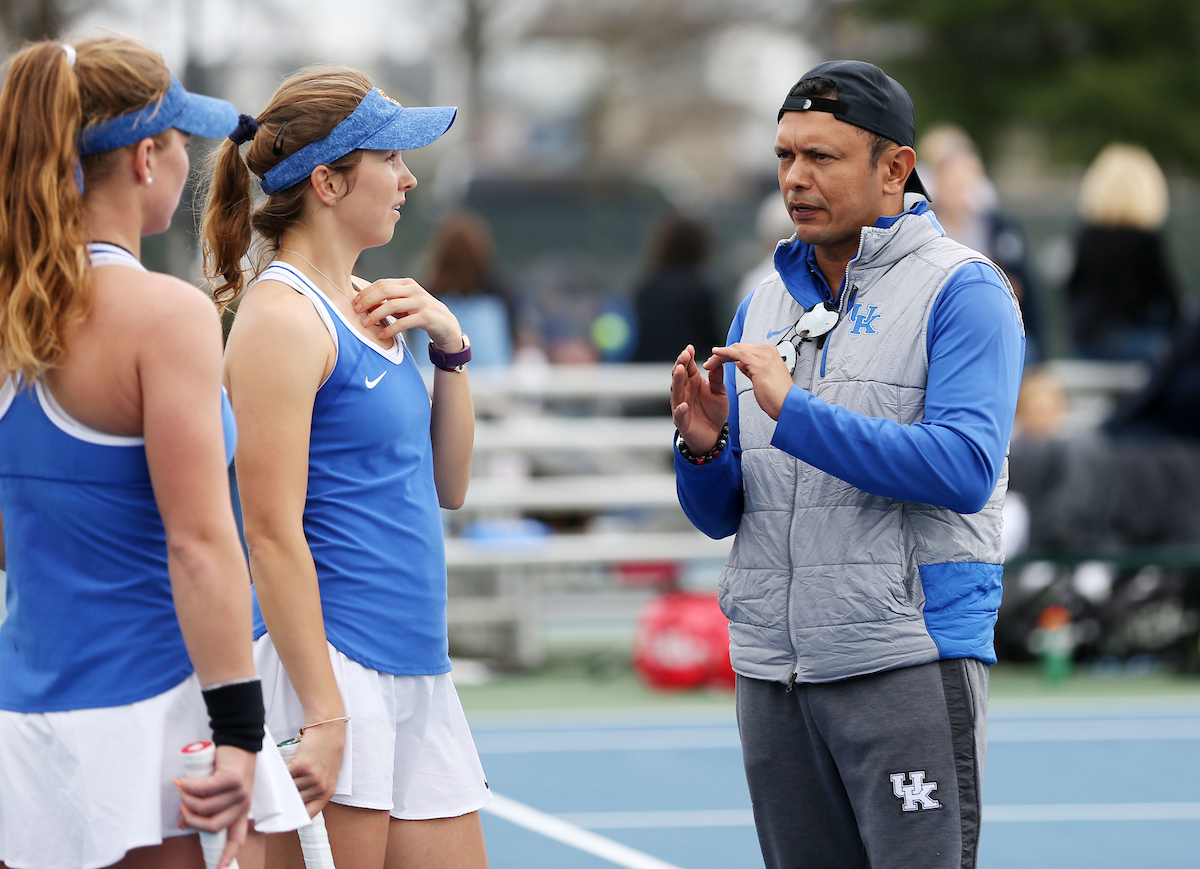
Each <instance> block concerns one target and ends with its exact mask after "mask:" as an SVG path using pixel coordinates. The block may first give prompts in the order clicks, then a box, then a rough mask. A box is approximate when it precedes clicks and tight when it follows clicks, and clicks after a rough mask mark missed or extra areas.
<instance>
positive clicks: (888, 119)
mask: <svg viewBox="0 0 1200 869" xmlns="http://www.w3.org/2000/svg"><path fill="white" fill-rule="evenodd" d="M812 78H827V79H829V80H830V81H832V82H833V83H834V84H835V85H837V91H838V96H837V99H836V100H830V99H821V98H819V97H802V96H796V91H797V89H798V88H799V87H800V85H802V84H803V83H804V82H806V81H808V80H809V79H812ZM784 112H829V113H830V114H832V115H833V116H834V117H836V118H837V119H838V120H839V121H845V122H846V123H847V124H853V125H854V126H856V127H860V128H861V129H864V130H867V131H868V132H871V133H875V134H876V135H879V136H883V137H884V138H885V139H890V140H892V141H893V142H896V143H897V144H900V145H907V146H908V147H910V148H915V147H916V144H917V118H916V113H915V112H914V111H913V104H912V99H911V98H910V97H909V96H908V91H906V90H905V89H904V87H903V86H902V85H901V84H900V83H899V82H898V81H896V80H895V79H894V78H892V77H890V76H888V75H886V74H885V73H884V71H883V70H882V69H880V68H879V67H877V66H875V65H874V64H870V63H866V62H864V61H861V60H829V61H826V62H825V63H822V64H818V65H817V66H814V67H813V68H812V69H810V70H809V71H808V72H806V73H805V74H804V75H803V76H802V77H801V78H800V81H798V82H796V85H795V86H794V87H793V88H792V90H791V92H790V93H789V94H788V95H787V99H785V100H784V101H783V106H782V107H781V108H780V109H779V117H778V118H776V123H778V122H779V121H781V120H783V113H784ZM904 192H906V193H920V194H921V195H922V196H924V197H925V198H926V199H930V196H929V194H928V193H927V192H926V190H925V185H924V184H922V183H921V179H920V178H918V177H917V170H916V169H914V170H913V171H912V172H911V173H910V174H909V176H908V181H907V182H906V183H905V185H904ZM930 201H932V200H931V199H930Z"/></svg>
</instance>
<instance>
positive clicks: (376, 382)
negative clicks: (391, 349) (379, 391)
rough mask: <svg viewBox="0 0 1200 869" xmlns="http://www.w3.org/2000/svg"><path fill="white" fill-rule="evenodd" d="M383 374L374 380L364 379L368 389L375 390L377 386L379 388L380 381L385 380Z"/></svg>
mask: <svg viewBox="0 0 1200 869" xmlns="http://www.w3.org/2000/svg"><path fill="white" fill-rule="evenodd" d="M383 374H387V372H386V371H385V372H383ZM383 374H380V375H379V376H378V377H376V378H375V379H374V380H367V378H366V377H364V378H363V382H364V383H366V384H367V389H374V388H375V387H376V386H378V385H379V381H381V380H383Z"/></svg>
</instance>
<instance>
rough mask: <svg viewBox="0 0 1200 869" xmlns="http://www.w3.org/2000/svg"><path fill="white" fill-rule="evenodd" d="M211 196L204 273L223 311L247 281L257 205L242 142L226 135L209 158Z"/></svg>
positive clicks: (204, 241) (204, 239) (203, 243)
mask: <svg viewBox="0 0 1200 869" xmlns="http://www.w3.org/2000/svg"><path fill="white" fill-rule="evenodd" d="M209 163H210V166H209V171H208V172H206V173H205V174H206V176H207V177H208V178H209V182H208V199H207V202H206V203H205V206H204V217H203V219H202V221H201V224H200V236H201V249H202V250H203V251H204V273H205V275H206V276H207V277H208V279H209V280H210V281H212V282H213V284H214V288H213V298H214V299H216V302H217V307H218V308H220V309H221V310H222V311H223V310H225V308H226V307H227V306H228V305H229V303H230V302H232V301H233V300H234V299H236V298H237V297H238V294H239V293H240V292H241V291H242V286H243V283H244V281H245V278H244V275H243V264H242V261H243V260H244V259H245V257H246V254H248V253H249V252H250V244H251V242H252V241H253V232H252V229H251V225H250V214H251V211H252V209H253V207H254V198H253V193H252V190H251V187H250V183H251V181H250V169H249V168H248V167H247V166H246V161H245V160H243V159H242V153H241V149H240V146H239V145H237V144H236V143H235V142H233V141H231V140H229V139H226V140H225V141H223V142H222V143H221V145H220V147H218V148H217V149H216V151H214V152H213V156H212V157H211V158H210V160H209Z"/></svg>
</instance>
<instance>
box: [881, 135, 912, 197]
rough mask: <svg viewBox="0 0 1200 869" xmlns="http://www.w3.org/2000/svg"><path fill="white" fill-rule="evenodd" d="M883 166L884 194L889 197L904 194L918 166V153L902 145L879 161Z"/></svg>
mask: <svg viewBox="0 0 1200 869" xmlns="http://www.w3.org/2000/svg"><path fill="white" fill-rule="evenodd" d="M879 162H880V163H882V164H883V168H884V169H885V174H884V176H883V192H884V193H886V194H887V195H888V196H895V195H896V194H900V195H903V194H904V184H905V182H906V181H908V176H909V175H911V174H912V171H913V167H914V166H916V165H917V152H916V151H914V150H913V149H912V148H910V147H908V145H900V146H899V147H897V148H896V149H895V150H892V151H889V152H888V153H885V154H884V155H883V156H882V157H881V158H880V160H879Z"/></svg>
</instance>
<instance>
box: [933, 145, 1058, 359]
mask: <svg viewBox="0 0 1200 869" xmlns="http://www.w3.org/2000/svg"><path fill="white" fill-rule="evenodd" d="M917 156H918V158H919V159H920V161H921V163H923V164H925V166H927V167H928V168H922V169H921V170H920V171H921V177H922V178H923V179H926V182H925V183H926V185H927V187H928V189H929V195H930V196H931V197H932V198H933V203H932V204H933V207H934V213H935V214H936V215H937V219H938V222H939V223H941V225H942V228H943V229H944V230H945V231H946V235H948V236H950V238H952V239H954V240H955V241H957V242H960V243H962V244H965V245H966V246H967V247H970V248H973V249H975V250H977V251H979V252H980V253H982V254H984V255H985V256H986V257H987V258H988V259H990V260H991V261H992V262H994V263H995V264H996V265H998V266H999V267H1000V268H1001V269H1002V270H1003V271H1004V274H1005V275H1006V276H1007V277H1008V280H1009V283H1011V284H1012V286H1013V291H1014V292H1015V293H1016V294H1017V299H1018V301H1019V302H1020V304H1021V318H1022V320H1024V322H1025V338H1026V343H1025V364H1026V365H1031V364H1034V363H1036V362H1038V361H1040V360H1041V348H1042V335H1041V318H1040V316H1039V312H1038V299H1037V288H1036V286H1035V284H1034V279H1033V270H1032V268H1031V267H1030V264H1029V257H1028V249H1027V247H1026V245H1025V239H1024V238H1023V237H1022V236H1021V233H1020V230H1019V229H1018V228H1017V226H1016V224H1015V223H1014V222H1013V221H1012V220H1011V219H1010V218H1009V217H1008V216H1007V215H1005V214H1004V212H1002V211H1001V210H1000V198H999V196H998V195H997V194H996V188H995V187H994V186H993V185H992V182H991V181H990V180H988V177H987V175H986V174H985V173H984V169H983V161H982V160H980V158H979V152H978V150H976V148H975V143H974V142H972V141H971V139H970V137H968V136H967V134H966V133H965V132H963V131H962V130H961V129H959V128H958V127H955V126H952V125H950V124H942V125H939V126H936V127H934V128H933V129H931V130H930V131H929V132H928V133H926V134H925V135H924V136H923V137H922V139H921V141H920V143H919V144H918V147H917Z"/></svg>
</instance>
